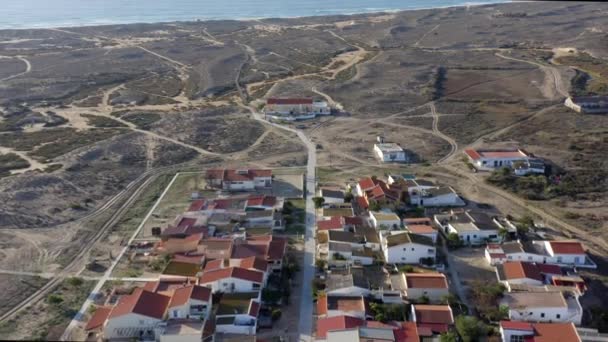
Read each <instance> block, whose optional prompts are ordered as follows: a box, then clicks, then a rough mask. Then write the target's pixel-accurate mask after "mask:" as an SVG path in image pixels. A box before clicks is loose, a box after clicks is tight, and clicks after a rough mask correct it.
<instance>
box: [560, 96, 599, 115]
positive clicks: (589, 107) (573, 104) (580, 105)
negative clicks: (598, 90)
mask: <svg viewBox="0 0 608 342" xmlns="http://www.w3.org/2000/svg"><path fill="white" fill-rule="evenodd" d="M564 105H565V106H566V107H568V108H570V109H572V110H574V111H575V112H577V113H588V114H605V113H608V96H575V97H568V98H567V99H566V101H565V102H564Z"/></svg>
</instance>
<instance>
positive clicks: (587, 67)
mask: <svg viewBox="0 0 608 342" xmlns="http://www.w3.org/2000/svg"><path fill="white" fill-rule="evenodd" d="M556 62H557V63H559V64H564V65H569V66H571V67H575V68H577V69H579V70H582V71H584V72H585V73H587V74H589V76H591V78H590V79H586V77H585V76H584V75H579V73H577V76H578V77H576V76H575V79H573V81H576V82H577V83H576V84H573V85H576V86H577V87H574V88H573V92H574V93H575V94H574V95H585V94H597V95H605V94H608V62H606V61H605V60H602V59H598V58H594V57H592V56H591V55H589V54H587V53H579V54H576V55H574V56H564V57H559V58H557V59H556ZM583 87H584V88H583ZM581 88H582V89H581Z"/></svg>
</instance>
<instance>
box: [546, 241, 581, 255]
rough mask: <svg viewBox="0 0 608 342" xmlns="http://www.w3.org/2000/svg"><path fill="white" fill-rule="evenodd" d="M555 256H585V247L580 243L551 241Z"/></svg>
mask: <svg viewBox="0 0 608 342" xmlns="http://www.w3.org/2000/svg"><path fill="white" fill-rule="evenodd" d="M549 244H551V249H552V250H553V253H554V254H585V249H584V248H583V245H582V244H581V243H580V242H578V241H551V242H549Z"/></svg>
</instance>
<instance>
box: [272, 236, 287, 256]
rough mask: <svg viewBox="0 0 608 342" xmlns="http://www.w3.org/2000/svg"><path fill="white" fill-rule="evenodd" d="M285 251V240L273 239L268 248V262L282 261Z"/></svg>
mask: <svg viewBox="0 0 608 342" xmlns="http://www.w3.org/2000/svg"><path fill="white" fill-rule="evenodd" d="M286 249H287V240H285V239H283V238H273V239H272V241H270V245H269V246H268V259H269V260H282V259H283V257H284V256H285V250H286Z"/></svg>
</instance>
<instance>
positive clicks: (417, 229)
mask: <svg viewBox="0 0 608 342" xmlns="http://www.w3.org/2000/svg"><path fill="white" fill-rule="evenodd" d="M407 230H409V231H410V232H412V233H414V234H434V233H437V231H436V230H435V229H434V228H433V227H432V226H430V225H426V224H410V225H408V226H407Z"/></svg>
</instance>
